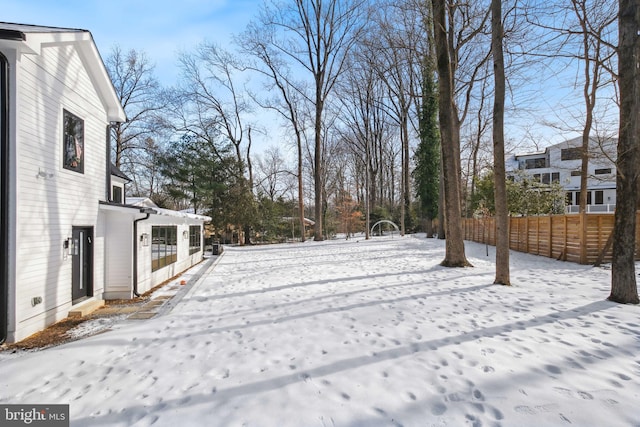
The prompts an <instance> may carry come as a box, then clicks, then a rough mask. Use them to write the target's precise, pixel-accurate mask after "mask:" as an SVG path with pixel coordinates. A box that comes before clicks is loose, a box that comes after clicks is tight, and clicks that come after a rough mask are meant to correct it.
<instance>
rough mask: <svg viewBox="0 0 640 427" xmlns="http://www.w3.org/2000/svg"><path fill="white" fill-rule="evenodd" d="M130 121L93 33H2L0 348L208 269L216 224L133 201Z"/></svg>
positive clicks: (3, 27)
mask: <svg viewBox="0 0 640 427" xmlns="http://www.w3.org/2000/svg"><path fill="white" fill-rule="evenodd" d="M126 119H127V118H126V115H125V112H124V110H123V108H122V105H121V104H120V100H119V98H118V96H117V94H116V91H115V89H114V87H113V85H112V83H111V80H110V78H109V75H108V73H107V70H106V68H105V66H104V63H103V61H102V59H101V57H100V54H99V53H98V50H97V47H96V45H95V43H94V41H93V37H92V36H91V33H90V32H89V31H87V30H80V29H68V28H56V27H43V26H34V25H23V24H10V23H0V343H2V342H5V341H6V342H15V341H20V340H22V339H23V338H26V337H27V336H29V335H31V334H33V333H35V332H38V331H40V330H42V329H44V328H45V327H47V326H48V325H50V324H52V323H55V322H57V321H59V320H61V319H64V318H66V317H67V316H68V315H69V313H70V312H72V311H81V312H82V311H83V310H84V309H86V308H87V306H95V305H96V304H99V303H100V302H102V303H103V302H104V299H105V298H131V297H133V296H135V295H137V294H141V293H144V292H145V291H147V290H149V289H151V288H153V287H154V286H155V285H157V284H159V283H162V282H163V281H165V280H167V279H168V278H171V277H173V276H174V275H176V274H178V273H180V272H181V271H183V270H185V269H187V268H189V267H190V266H191V265H193V264H195V263H197V262H200V261H201V260H202V258H203V247H204V245H203V233H204V227H203V225H204V222H205V221H207V220H210V218H208V217H206V216H202V215H195V214H183V213H179V212H174V211H170V210H166V209H160V208H158V207H157V206H155V205H153V204H152V202H150V201H143V202H140V203H136V202H128V201H127V200H126V194H125V193H126V192H125V188H126V183H127V181H128V178H127V177H126V175H124V174H122V172H120V171H119V170H117V168H115V167H114V166H113V165H112V164H111V161H110V151H111V149H110V126H111V125H112V123H114V122H124V121H126Z"/></svg>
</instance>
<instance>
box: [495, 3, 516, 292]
mask: <svg viewBox="0 0 640 427" xmlns="http://www.w3.org/2000/svg"><path fill="white" fill-rule="evenodd" d="M502 19H503V18H502V0H491V35H492V36H491V50H492V52H493V77H494V82H495V83H494V84H495V96H494V101H493V176H494V177H495V186H494V193H495V204H496V278H495V280H494V283H497V284H501V285H511V280H510V277H509V211H508V207H507V185H506V172H505V163H504V98H505V91H506V87H505V86H506V85H505V73H504V53H503V40H504V28H503V25H502Z"/></svg>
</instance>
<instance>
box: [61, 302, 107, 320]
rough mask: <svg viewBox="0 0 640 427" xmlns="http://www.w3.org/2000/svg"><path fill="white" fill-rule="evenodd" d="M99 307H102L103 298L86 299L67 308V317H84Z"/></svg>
mask: <svg viewBox="0 0 640 427" xmlns="http://www.w3.org/2000/svg"><path fill="white" fill-rule="evenodd" d="M100 307H104V300H88V301H85V302H82V303H80V304H78V305H77V306H76V307H73V309H71V310H69V317H84V316H87V315H89V314H91V313H93V312H94V311H96V310H97V309H99V308H100Z"/></svg>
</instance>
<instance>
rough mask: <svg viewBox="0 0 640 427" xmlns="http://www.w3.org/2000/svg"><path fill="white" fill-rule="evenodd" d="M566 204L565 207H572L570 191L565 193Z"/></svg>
mask: <svg viewBox="0 0 640 427" xmlns="http://www.w3.org/2000/svg"><path fill="white" fill-rule="evenodd" d="M566 203H567V206H571V205H573V193H572V192H571V191H567V196H566Z"/></svg>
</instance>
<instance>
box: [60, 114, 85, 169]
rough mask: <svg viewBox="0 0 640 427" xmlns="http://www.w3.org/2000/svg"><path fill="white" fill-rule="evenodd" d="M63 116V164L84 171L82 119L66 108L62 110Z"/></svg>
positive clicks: (65, 166)
mask: <svg viewBox="0 0 640 427" xmlns="http://www.w3.org/2000/svg"><path fill="white" fill-rule="evenodd" d="M63 116H64V117H63V120H64V135H63V139H64V141H63V150H64V153H63V159H64V163H63V166H64V168H65V169H69V170H72V171H75V172H79V173H84V121H83V120H82V119H81V118H79V117H78V116H76V115H74V114H71V113H70V112H68V111H67V110H63Z"/></svg>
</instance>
